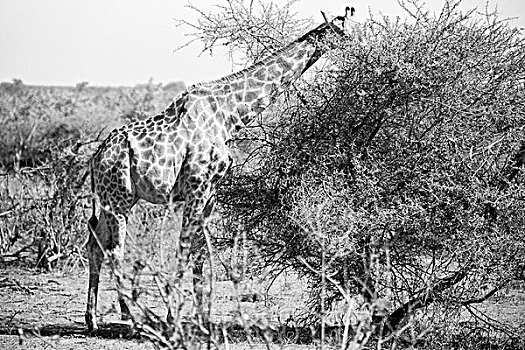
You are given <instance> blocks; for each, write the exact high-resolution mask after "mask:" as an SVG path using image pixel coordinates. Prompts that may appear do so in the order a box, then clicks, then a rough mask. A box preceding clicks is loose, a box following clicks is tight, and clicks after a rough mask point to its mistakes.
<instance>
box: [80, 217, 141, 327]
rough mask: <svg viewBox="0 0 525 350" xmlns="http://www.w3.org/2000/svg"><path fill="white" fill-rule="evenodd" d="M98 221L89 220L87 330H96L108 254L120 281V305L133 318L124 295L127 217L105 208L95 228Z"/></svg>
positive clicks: (118, 286) (123, 313) (125, 314)
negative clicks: (123, 262) (101, 280)
mask: <svg viewBox="0 0 525 350" xmlns="http://www.w3.org/2000/svg"><path fill="white" fill-rule="evenodd" d="M95 223H96V220H95V221H93V220H90V226H91V228H90V235H89V240H88V245H87V248H88V257H89V286H88V301H87V308H86V315H85V319H86V324H87V326H88V329H89V330H90V331H92V332H96V331H97V329H98V324H97V301H98V284H99V280H100V270H101V267H102V262H103V261H104V257H105V256H107V257H108V258H109V260H110V263H111V264H112V271H113V273H114V275H115V279H116V282H117V290H118V294H119V304H120V310H121V315H122V319H123V320H128V319H130V318H131V314H130V310H129V307H128V305H127V303H126V301H125V298H124V297H123V295H122V293H121V291H122V290H123V283H122V280H123V272H122V260H123V258H124V243H125V239H126V224H127V218H126V216H124V215H122V214H113V213H110V212H107V211H104V210H102V211H101V214H100V221H99V222H98V224H96V227H95V228H93V226H92V225H93V224H95Z"/></svg>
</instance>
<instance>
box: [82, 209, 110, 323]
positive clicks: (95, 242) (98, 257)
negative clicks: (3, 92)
mask: <svg viewBox="0 0 525 350" xmlns="http://www.w3.org/2000/svg"><path fill="white" fill-rule="evenodd" d="M100 219H101V220H100V221H98V220H97V219H96V217H94V216H93V217H92V218H91V219H90V220H89V223H88V225H89V239H88V243H87V253H88V259H89V285H88V295H87V297H88V298H87V307H86V314H85V319H86V325H87V326H88V329H89V331H91V332H96V331H97V330H98V324H97V302H98V284H99V280H100V268H101V267H102V262H103V260H104V251H103V250H102V247H103V246H104V245H105V242H106V241H107V232H106V228H105V225H106V223H105V217H104V213H103V212H102V213H101V215H100ZM102 228H104V229H102Z"/></svg>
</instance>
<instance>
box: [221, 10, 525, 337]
mask: <svg viewBox="0 0 525 350" xmlns="http://www.w3.org/2000/svg"><path fill="white" fill-rule="evenodd" d="M236 3H240V2H236ZM416 4H417V3H416ZM406 9H407V15H408V14H410V15H409V16H408V19H406V20H398V21H395V22H392V21H390V20H389V19H388V18H380V19H376V20H371V21H369V22H367V23H365V24H364V25H363V35H364V37H365V40H364V42H361V41H358V40H355V38H349V39H347V40H341V41H338V42H337V43H336V45H338V47H339V49H338V50H335V51H332V53H331V55H330V57H329V58H328V60H329V62H331V63H330V64H325V65H324V68H322V69H321V70H320V71H319V72H317V73H316V74H315V76H313V77H312V76H310V77H307V78H306V79H304V80H303V81H302V82H301V84H300V86H299V87H297V89H296V90H295V91H292V92H291V93H290V94H289V95H287V96H286V97H285V99H284V100H283V101H282V104H281V105H280V106H279V107H278V108H275V109H273V110H272V112H271V114H270V115H269V116H267V117H266V118H262V119H261V123H260V125H258V127H255V128H250V129H249V130H248V131H247V134H246V138H247V139H251V140H253V139H255V140H259V142H257V143H255V144H254V143H252V144H251V146H250V147H249V148H248V150H247V153H249V155H248V156H247V159H246V160H245V161H244V162H243V163H241V164H240V165H239V166H238V167H236V168H235V170H234V174H235V175H234V176H231V177H230V178H229V179H228V181H227V182H226V183H225V184H224V186H223V187H222V192H221V200H222V209H223V216H224V217H225V218H227V219H226V220H228V222H232V223H235V225H226V226H227V227H226V228H227V229H229V232H230V234H231V235H233V236H240V235H245V236H247V237H248V239H249V240H250V241H251V242H252V243H253V251H254V258H253V260H254V263H258V264H261V263H262V264H263V265H265V266H272V267H273V269H274V271H275V273H278V272H280V271H282V270H283V269H293V270H295V271H298V272H299V273H300V274H301V275H302V276H305V277H307V279H308V281H309V282H310V284H311V286H312V303H313V304H314V305H316V306H317V307H316V308H315V310H318V311H323V310H324V308H329V307H330V306H332V307H334V308H335V307H336V306H337V305H340V304H337V303H336V302H337V301H338V300H346V302H347V303H352V302H355V300H356V299H355V298H354V297H355V296H359V298H358V299H357V300H361V302H360V303H358V306H357V309H358V310H361V311H362V310H368V312H369V314H370V317H371V319H370V322H371V324H369V327H370V328H371V329H374V330H375V332H376V333H377V334H378V332H383V333H384V334H386V333H389V332H390V331H391V330H396V331H399V330H400V329H401V327H402V326H404V325H406V324H407V322H408V321H409V320H410V319H411V317H413V316H414V315H416V316H418V317H419V319H418V322H416V323H414V324H412V327H416V328H417V329H421V328H418V327H438V328H439V329H441V332H436V333H434V334H435V335H436V337H441V338H439V340H441V341H444V340H445V338H444V335H445V334H448V335H449V336H450V335H451V334H455V333H454V332H453V333H450V332H448V331H447V330H448V329H449V328H448V327H450V328H454V327H456V325H457V323H455V322H452V321H453V320H455V321H457V322H459V320H463V321H465V320H467V319H468V320H470V321H471V322H474V323H476V324H478V326H479V325H480V324H481V325H482V326H483V329H486V330H487V333H486V334H489V335H490V336H494V334H495V333H494V332H496V333H498V332H500V333H505V334H507V335H509V334H512V337H517V336H518V334H519V332H518V331H517V330H516V329H517V328H519V325H517V324H513V323H512V322H510V323H507V324H501V323H499V322H492V321H493V320H491V315H490V314H487V313H485V312H484V311H483V310H484V308H483V302H486V301H487V300H489V301H490V298H493V297H494V296H495V295H496V296H497V295H502V294H501V293H500V292H502V293H503V292H505V291H506V290H507V288H510V287H512V286H515V285H516V283H521V282H523V278H524V272H523V271H524V268H525V250H524V243H523V242H524V241H525V232H524V230H523V227H524V225H525V213H524V208H525V206H524V204H525V203H524V200H523V195H522V193H523V185H522V179H523V172H522V169H521V168H520V166H521V164H522V163H523V154H524V150H525V149H524V143H523V137H524V131H523V125H524V122H525V99H524V98H525V75H524V71H525V45H524V41H523V37H522V35H521V34H520V32H519V31H518V30H517V29H514V28H513V27H510V26H509V25H508V24H507V22H505V21H502V20H500V19H498V18H497V16H496V15H494V14H487V15H485V16H480V15H478V14H475V13H467V14H464V13H461V12H459V11H458V10H457V4H456V3H449V4H447V5H446V6H445V7H444V8H443V10H442V12H441V13H440V14H439V15H438V16H436V17H433V16H431V15H428V14H427V13H425V12H424V11H423V10H422V9H421V8H420V7H417V6H416V8H411V7H407V8H406ZM240 10H242V8H240ZM274 20H276V19H274ZM222 25H223V26H225V27H227V24H224V23H223V24H222ZM218 29H220V28H218ZM253 36H257V35H253ZM261 259H262V262H261ZM257 260H259V261H257ZM498 293H500V294H498ZM320 300H321V304H320V303H319V301H320ZM346 305H349V304H346ZM479 305H481V306H479ZM418 310H419V311H420V312H416V311H418ZM430 310H432V311H431V312H430ZM323 314H324V312H321V313H314V314H309V315H308V319H311V318H312V317H314V318H316V317H318V316H319V315H323ZM469 315H470V316H469ZM341 317H342V316H341ZM362 321H363V320H362ZM445 321H446V322H445ZM363 322H364V321H363ZM367 322H368V321H367ZM516 327H517V328H516ZM454 330H455V331H457V329H456V328H454ZM512 337H511V338H512ZM431 338H432V337H429V336H427V339H431ZM436 339H437V338H436ZM464 341H465V342H468V341H469V340H468V337H466V338H465V339H464Z"/></svg>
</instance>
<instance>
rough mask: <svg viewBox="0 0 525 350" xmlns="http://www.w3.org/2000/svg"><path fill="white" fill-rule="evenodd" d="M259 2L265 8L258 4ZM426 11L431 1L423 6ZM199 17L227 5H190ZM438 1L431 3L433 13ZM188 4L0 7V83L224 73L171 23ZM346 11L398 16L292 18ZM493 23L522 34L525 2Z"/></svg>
mask: <svg viewBox="0 0 525 350" xmlns="http://www.w3.org/2000/svg"><path fill="white" fill-rule="evenodd" d="M262 1H265V0H262ZM427 1H428V2H429V3H430V2H431V1H430V0H427ZM191 3H192V4H193V5H194V6H197V7H199V8H202V9H204V10H205V12H207V10H206V9H209V8H210V7H211V4H225V3H226V0H213V1H209V0H208V1H206V0H192V1H191ZM438 3H441V1H437V0H432V5H431V7H430V9H432V10H438V9H439V8H440V7H441V6H440V5H439V4H438ZM187 4H188V0H149V1H146V0H46V1H44V0H0V81H12V80H13V79H15V78H16V79H21V80H22V81H23V82H24V83H25V84H34V85H75V84H76V83H79V82H83V81H87V82H89V84H90V85H105V86H106V85H107V86H119V85H135V84H139V83H146V82H147V81H148V80H149V79H150V78H153V81H154V82H156V83H168V82H170V81H179V80H182V81H184V82H185V83H186V84H192V83H195V82H199V81H206V80H211V79H215V78H218V77H221V76H224V75H227V74H229V73H231V66H230V64H229V63H228V61H227V58H226V57H225V56H224V55H223V54H217V53H216V54H214V56H212V57H210V56H209V54H202V55H201V56H200V57H198V56H199V53H200V50H201V49H202V45H199V44H193V45H191V46H189V47H186V48H184V49H182V50H180V51H177V52H175V51H174V50H175V49H176V48H177V47H179V46H181V45H182V44H184V43H185V40H186V39H185V37H184V32H183V31H182V28H180V27H176V26H175V21H174V19H175V18H186V19H189V20H192V19H195V13H194V11H191V10H190V9H188V8H186V7H185V6H184V5H187ZM485 4H486V2H485V1H484V0H464V1H463V8H473V7H476V6H477V7H478V9H479V10H483V9H484V8H485ZM347 5H352V6H354V7H356V9H357V11H359V12H360V13H361V15H362V16H367V14H368V10H369V9H370V10H371V11H372V12H373V13H378V12H382V13H383V14H388V15H389V16H390V15H391V16H396V15H399V14H400V13H401V11H400V9H399V5H398V4H397V0H363V1H359V3H358V4H356V1H351V0H325V1H319V0H301V1H299V2H298V3H296V4H295V5H294V10H295V11H296V12H298V13H299V14H300V15H301V16H303V17H305V18H309V17H312V18H314V20H315V21H316V22H320V21H321V20H322V18H321V16H320V12H319V11H320V10H324V11H325V12H327V13H332V14H334V15H339V14H341V12H342V11H343V9H344V8H345V6H347ZM495 6H497V8H498V12H499V13H500V17H502V18H510V17H518V19H517V20H514V21H513V22H511V23H512V24H513V25H515V26H518V27H525V1H524V0H490V2H489V8H491V9H493V8H494V7H495Z"/></svg>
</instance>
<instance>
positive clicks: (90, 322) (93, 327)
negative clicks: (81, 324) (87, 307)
mask: <svg viewBox="0 0 525 350" xmlns="http://www.w3.org/2000/svg"><path fill="white" fill-rule="evenodd" d="M86 325H87V328H88V331H89V333H92V334H93V333H97V332H98V324H97V321H96V317H93V315H91V314H88V313H86Z"/></svg>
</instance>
